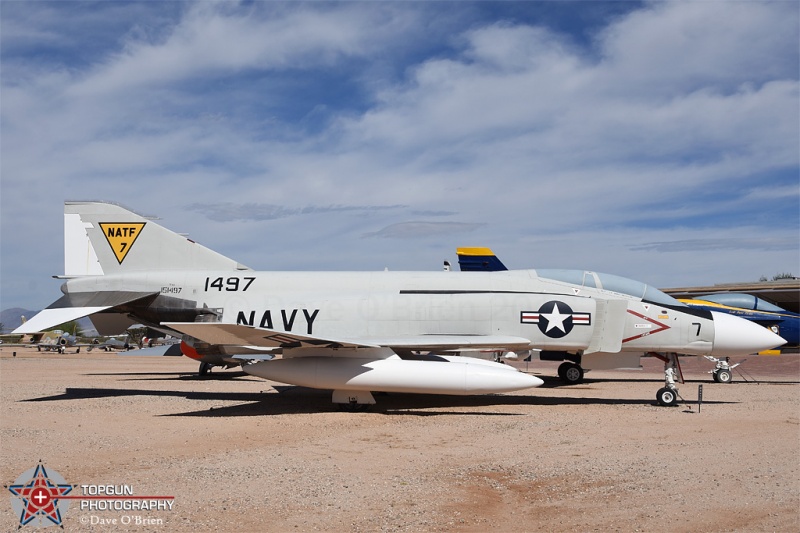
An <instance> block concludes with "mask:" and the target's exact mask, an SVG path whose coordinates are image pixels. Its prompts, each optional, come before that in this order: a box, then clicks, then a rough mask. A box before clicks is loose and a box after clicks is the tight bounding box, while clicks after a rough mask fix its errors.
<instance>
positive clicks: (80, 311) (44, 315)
mask: <svg viewBox="0 0 800 533" xmlns="http://www.w3.org/2000/svg"><path fill="white" fill-rule="evenodd" d="M109 307H111V306H103V307H61V308H55V309H45V310H44V311H40V312H39V314H37V315H36V316H35V317H33V318H31V319H30V320H28V321H27V322H25V323H24V324H22V325H21V326H20V327H18V328H17V329H15V330H14V331H12V332H11V333H14V334H20V333H21V334H27V333H39V332H40V331H44V330H46V329H50V328H52V327H55V326H58V325H60V324H63V323H64V322H71V321H72V320H77V319H79V318H83V317H85V316H89V315H91V314H93V313H98V312H100V311H105V310H106V309H108V308H109Z"/></svg>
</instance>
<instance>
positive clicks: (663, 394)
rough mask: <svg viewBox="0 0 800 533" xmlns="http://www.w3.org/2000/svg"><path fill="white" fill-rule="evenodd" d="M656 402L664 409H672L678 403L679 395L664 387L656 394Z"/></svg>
mask: <svg viewBox="0 0 800 533" xmlns="http://www.w3.org/2000/svg"><path fill="white" fill-rule="evenodd" d="M656 400H657V401H658V404H659V405H663V406H664V407H672V406H673V405H675V404H677V403H678V393H677V392H675V391H674V390H672V389H670V388H669V387H662V388H660V389H658V392H657V393H656Z"/></svg>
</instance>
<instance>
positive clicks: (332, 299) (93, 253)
mask: <svg viewBox="0 0 800 533" xmlns="http://www.w3.org/2000/svg"><path fill="white" fill-rule="evenodd" d="M64 213H65V214H64V221H65V274H64V276H61V277H63V279H65V282H64V284H63V285H62V287H61V290H62V292H63V293H64V295H63V296H62V297H61V298H60V299H59V300H57V301H56V302H54V303H53V304H52V305H50V306H49V307H48V308H47V309H45V310H43V311H41V312H40V313H39V314H38V315H36V316H35V317H33V318H32V319H31V320H29V321H28V322H27V323H26V324H24V325H23V326H20V328H18V329H17V330H16V331H15V333H25V332H27V331H38V330H42V329H46V328H47V327H49V326H51V325H53V324H61V323H63V322H66V321H68V320H74V319H76V318H80V317H83V316H90V317H91V320H92V322H93V323H94V325H95V327H96V328H97V330H98V331H99V332H100V333H101V334H111V333H112V331H110V330H113V329H115V328H122V329H124V328H125V327H128V326H130V325H131V323H141V324H144V325H146V326H152V327H156V328H159V329H166V330H168V331H170V332H173V334H175V335H183V341H182V343H181V349H182V351H183V353H184V354H185V355H186V356H188V357H191V358H193V359H196V360H198V361H200V362H201V364H202V365H205V366H201V372H202V371H203V368H205V369H207V368H208V366H207V365H224V366H233V365H239V364H243V363H244V364H243V369H244V371H245V372H247V373H248V374H251V375H254V376H260V377H263V378H265V379H269V380H273V381H277V382H281V383H288V384H293V385H301V386H306V387H313V388H320V389H332V390H333V402H334V403H337V404H342V405H344V406H349V407H351V408H353V409H357V408H361V407H362V406H365V405H369V404H373V403H375V399H374V397H373V396H372V394H371V392H373V391H383V392H409V393H431V394H458V395H466V394H484V393H498V392H507V391H514V390H519V389H525V388H530V387H536V386H539V385H541V384H542V383H543V382H542V380H541V379H539V378H537V377H535V376H532V375H529V374H526V373H523V372H520V371H518V370H516V369H514V368H512V367H511V366H510V365H503V364H499V363H495V362H492V361H486V360H483V359H479V358H475V357H466V356H464V355H461V353H462V352H464V351H469V350H476V349H478V350H479V349H484V350H502V351H509V352H510V351H513V352H517V353H519V352H522V353H524V352H525V351H527V350H532V349H536V350H541V351H542V353H547V354H550V355H552V356H553V357H561V358H562V359H563V360H565V361H567V363H565V364H568V365H570V366H569V368H568V370H569V371H573V370H575V369H577V370H578V371H580V372H582V370H580V368H581V367H580V366H579V364H580V362H581V361H583V362H586V361H594V362H596V363H597V364H603V363H609V364H610V363H612V362H616V361H617V360H619V359H623V360H626V359H629V358H630V357H631V356H632V355H635V356H636V357H638V356H640V355H641V354H642V353H644V352H660V353H669V354H674V353H684V354H697V355H714V356H723V357H724V356H731V355H741V354H749V353H752V352H754V351H760V350H764V349H767V348H772V347H775V346H779V345H781V344H783V343H784V341H783V339H781V338H780V337H779V336H778V335H775V334H774V333H772V332H770V331H769V330H767V329H765V328H762V327H760V326H758V325H756V324H753V323H752V322H749V321H747V320H744V319H740V318H738V317H734V316H731V315H727V314H720V313H716V312H713V311H705V310H698V309H692V308H690V307H688V306H685V305H683V304H681V303H680V302H678V301H677V300H675V299H673V298H671V297H669V296H667V295H666V294H664V293H662V292H661V291H659V290H657V289H655V288H653V287H650V286H648V285H646V284H644V283H641V282H638V281H633V280H629V279H625V278H621V277H618V276H612V275H606V274H597V273H593V272H575V271H546V272H545V271H537V270H504V271H495V272H453V271H431V272H391V271H378V272H263V271H254V270H251V269H250V268H248V267H246V266H244V265H241V264H240V263H238V262H236V261H235V260H233V259H230V258H227V257H225V256H223V255H220V254H218V253H217V252H214V251H212V250H210V249H208V248H205V247H203V246H201V245H200V244H197V243H196V242H194V241H192V240H189V239H187V238H186V237H183V236H181V235H179V234H177V233H174V232H172V231H170V230H168V229H166V228H164V227H162V226H160V225H158V224H156V223H155V222H153V221H152V220H151V219H148V218H146V217H142V216H140V215H137V214H135V213H133V212H132V211H130V210H128V209H125V208H123V207H121V206H118V205H114V204H110V203H98V202H68V203H66V204H65V209H64ZM666 389H667V393H663V392H662V391H659V394H658V395H657V399H659V401H660V402H661V403H664V404H671V403H674V400H675V393H674V391H673V392H672V395H670V394H669V389H668V388H666Z"/></svg>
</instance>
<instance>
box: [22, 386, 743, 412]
mask: <svg viewBox="0 0 800 533" xmlns="http://www.w3.org/2000/svg"><path fill="white" fill-rule="evenodd" d="M274 389H275V390H276V391H277V394H276V393H274V392H268V391H267V390H265V391H262V392H213V391H210V392H195V391H158V390H147V389H110V388H106V389H104V388H67V389H66V390H65V391H64V393H62V394H56V395H53V396H44V397H41V398H30V399H27V400H20V401H23V402H52V401H75V400H92V399H98V398H115V397H137V396H142V397H144V396H155V397H164V398H185V399H187V400H196V401H202V402H245V403H237V404H236V405H222V406H220V405H210V406H208V407H204V408H203V409H198V410H195V411H187V412H183V413H170V414H164V415H158V416H166V417H174V416H195V417H247V416H267V415H281V414H313V413H324V412H335V411H337V410H338V408H337V406H336V405H334V404H332V403H331V392H330V391H327V390H319V389H309V388H306V387H294V386H277V387H274ZM375 399H376V401H377V404H376V405H373V406H370V408H369V409H368V412H372V413H376V414H384V415H413V416H442V415H481V416H524V415H526V414H530V413H528V412H520V413H513V412H511V413H509V412H493V411H491V409H492V408H494V407H501V406H530V407H536V406H541V407H546V406H557V405H575V406H580V405H642V406H647V405H651V406H657V403H656V402H655V400H653V399H617V398H572V397H568V396H559V397H546V396H508V395H480V396H449V395H439V394H403V393H376V394H375ZM687 403H688V405H690V406H691V405H694V403H696V402H695V401H694V400H691V399H687ZM731 403H736V402H724V401H705V402H703V404H704V405H726V404H731ZM682 405H684V404H683V403H681V404H678V406H676V407H679V406H682ZM465 407H466V408H473V409H472V410H469V411H464V410H463V409H464V408H465ZM448 408H452V409H453V410H446V409H448ZM430 409H436V410H435V411H433V410H430ZM442 409H445V410H444V411H443V410H442Z"/></svg>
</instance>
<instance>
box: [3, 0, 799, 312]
mask: <svg viewBox="0 0 800 533" xmlns="http://www.w3.org/2000/svg"><path fill="white" fill-rule="evenodd" d="M799 21H800V3H798V2H795V1H787V2H781V1H772V2H756V1H732V0H728V1H714V0H710V1H703V2H652V3H650V2H621V1H615V2H608V3H605V2H556V1H550V2H308V3H304V2H286V3H284V2H252V1H248V2H212V1H206V2H199V3H193V2H113V1H112V2H70V1H58V2H23V1H3V2H0V278H1V279H0V309H7V308H11V307H22V308H25V309H34V310H35V309H39V308H43V307H46V306H47V305H48V304H50V303H51V302H53V301H54V300H56V299H57V298H58V297H59V296H60V295H61V293H60V292H59V286H60V283H61V282H60V281H58V280H55V279H52V276H54V275H59V274H63V271H64V259H63V203H64V201H67V200H107V201H112V202H115V203H119V204H122V205H124V206H126V207H128V208H130V209H132V210H134V211H136V212H138V213H140V214H143V215H153V216H158V217H160V220H159V221H158V223H159V224H161V225H163V226H165V227H167V228H169V229H172V230H174V231H177V232H180V233H187V234H189V236H190V237H191V238H192V239H193V240H195V241H197V242H200V243H202V244H204V245H205V246H207V247H209V248H212V249H214V250H216V251H217V252H220V253H222V254H224V255H226V256H228V257H231V258H233V259H236V260H237V261H239V262H240V263H243V264H245V265H248V266H250V267H251V268H254V269H257V270H276V271H277V270H383V269H385V268H388V269H390V270H428V271H430V270H440V269H441V268H442V262H443V261H444V260H449V261H450V262H451V263H453V264H454V265H455V264H456V254H455V249H456V248H457V247H459V246H486V247H490V248H492V249H493V250H494V251H495V252H496V253H497V254H498V256H499V257H500V258H501V260H502V261H503V262H504V263H505V264H506V265H507V266H509V268H567V269H586V270H594V271H597V272H607V273H612V274H617V275H621V276H625V277H629V278H634V279H637V280H640V281H643V282H645V283H648V284H651V285H654V286H656V287H660V288H668V287H680V286H694V285H706V284H715V283H727V282H738V281H756V280H758V279H759V277H761V276H767V277H772V276H773V275H776V274H779V273H786V272H788V273H792V274H794V275H800V177H799V176H800V98H799V96H800V95H799V94H798V85H799V81H800V75H799V74H798V68H799V65H800V57H799V56H800V54H799V53H798V48H799V46H798V42H800V29H799V26H800V22H799Z"/></svg>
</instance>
